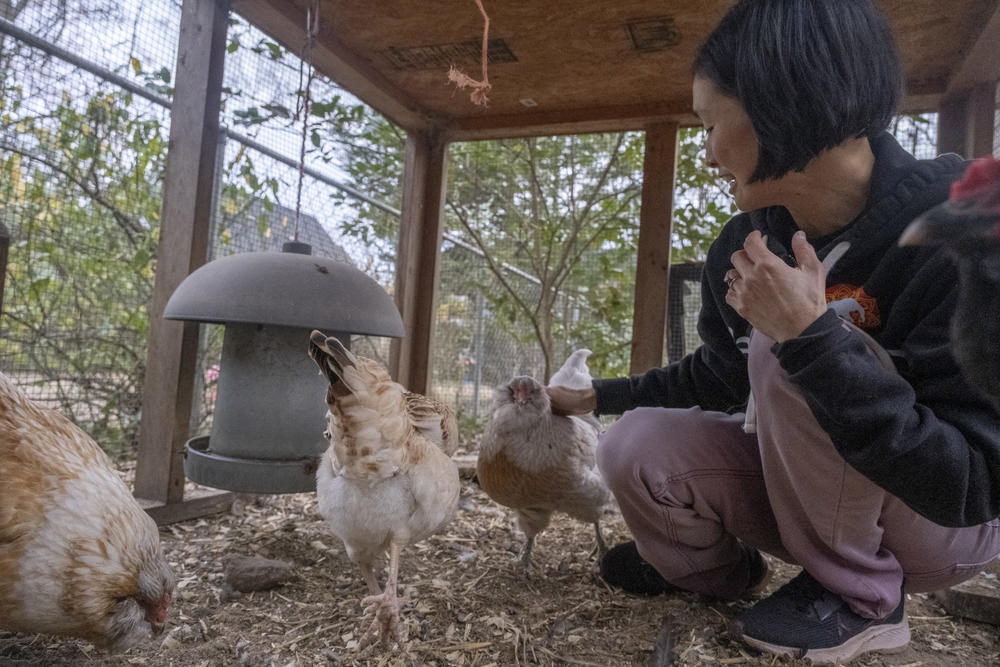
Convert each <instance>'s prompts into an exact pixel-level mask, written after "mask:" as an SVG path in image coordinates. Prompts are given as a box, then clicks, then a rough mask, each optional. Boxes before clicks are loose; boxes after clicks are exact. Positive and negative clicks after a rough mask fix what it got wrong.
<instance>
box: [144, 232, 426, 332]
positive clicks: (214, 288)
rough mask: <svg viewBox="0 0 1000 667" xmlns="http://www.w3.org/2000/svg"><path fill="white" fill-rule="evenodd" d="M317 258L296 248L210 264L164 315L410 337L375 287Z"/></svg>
mask: <svg viewBox="0 0 1000 667" xmlns="http://www.w3.org/2000/svg"><path fill="white" fill-rule="evenodd" d="M309 252H310V248H309V246H308V245H307V244H304V243H293V242H289V243H286V244H285V246H284V248H283V251H282V252H247V253H240V254H236V255H229V256H227V257H220V258H219V259H215V260H213V261H211V262H208V263H207V264H205V265H203V266H201V267H200V268H198V269H196V270H195V271H193V272H192V273H191V274H190V275H189V276H188V277H187V278H185V279H184V280H183V281H182V282H181V284H180V285H178V286H177V289H176V290H174V293H173V294H172V295H171V296H170V300H169V301H167V306H166V308H165V309H164V311H163V316H164V317H165V318H166V319H169V320H195V321H199V322H213V323H217V324H226V323H241V324H271V325H278V326H288V327H301V328H305V329H321V330H325V331H343V332H345V333H352V334H362V335H365V334H367V335H373V336H394V337H401V336H403V335H405V333H406V330H405V328H404V327H403V319H402V318H401V317H400V316H399V310H397V308H396V304H395V303H394V302H393V300H392V297H390V296H389V294H388V293H387V292H386V291H385V290H384V289H382V287H381V286H380V285H379V284H378V283H377V282H375V280H373V279H372V278H371V277H370V276H368V275H366V274H365V273H363V272H362V271H360V270H358V269H356V268H355V267H353V266H351V265H350V264H348V263H346V262H340V261H336V260H333V259H329V258H326V257H316V256H313V255H311V254H308V253H309Z"/></svg>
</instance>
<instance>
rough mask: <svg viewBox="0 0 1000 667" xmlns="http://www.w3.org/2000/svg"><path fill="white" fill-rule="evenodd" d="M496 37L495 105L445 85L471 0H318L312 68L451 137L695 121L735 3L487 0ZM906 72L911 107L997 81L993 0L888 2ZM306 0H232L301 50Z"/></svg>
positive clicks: (463, 43)
mask: <svg viewBox="0 0 1000 667" xmlns="http://www.w3.org/2000/svg"><path fill="white" fill-rule="evenodd" d="M483 2H484V6H485V8H486V11H487V13H488V14H489V16H490V38H491V39H492V40H496V42H495V48H492V50H491V54H492V57H493V59H494V61H493V62H491V63H490V64H489V79H490V83H491V84H492V86H493V88H492V90H491V91H490V94H489V106H488V107H486V108H483V107H480V106H476V105H474V104H472V102H471V101H470V99H469V94H468V91H461V90H457V89H456V88H455V86H453V85H452V84H450V83H449V82H448V77H447V73H448V67H449V65H452V64H453V65H455V66H456V67H458V68H460V69H461V70H463V71H464V72H466V73H467V74H469V75H470V76H472V77H474V78H480V71H481V67H480V60H479V53H480V51H479V45H480V43H481V40H482V34H483V32H482V31H483V20H482V16H481V14H480V12H479V9H478V8H477V7H476V4H475V2H474V1H473V0H420V1H419V2H414V1H413V0H363V1H359V0H321V4H320V35H319V43H318V45H317V46H316V47H315V48H314V49H313V58H312V60H313V61H314V62H315V64H316V66H317V67H318V68H319V69H320V70H321V71H322V72H323V73H324V74H326V75H327V76H329V77H330V78H331V79H333V80H335V81H337V82H338V83H340V84H341V85H343V86H344V87H345V88H346V89H348V90H350V91H351V92H353V93H354V94H355V95H357V96H358V97H359V98H361V99H362V100H364V101H365V102H367V103H368V104H370V105H371V106H373V107H374V108H375V109H377V110H379V111H380V112H382V113H383V114H385V115H386V116H388V117H389V118H390V119H391V120H393V121H395V122H396V123H398V124H400V125H402V126H403V127H405V128H407V129H425V130H427V129H441V130H442V131H443V132H445V133H446V135H447V136H448V138H450V139H475V138H490V137H500V136H515V135H519V134H521V135H523V134H548V133H558V132H582V131H602V130H614V129H638V128H641V127H644V126H646V125H647V124H648V123H650V122H656V121H662V120H677V121H680V122H690V121H692V117H691V115H690V103H691V74H690V63H691V60H692V58H693V56H694V52H695V50H696V49H697V47H698V45H699V44H700V43H701V41H702V40H703V39H704V37H705V35H706V34H707V33H708V32H709V31H710V30H711V29H712V27H713V26H714V25H715V24H716V22H717V21H718V20H719V18H720V17H721V16H722V15H723V14H724V13H725V11H726V10H727V9H728V7H730V6H731V5H732V0H702V1H701V2H691V1H690V0H658V1H653V0H618V1H617V2H607V0H544V1H530V0H483ZM880 4H881V5H882V7H883V8H884V10H885V12H886V15H887V16H888V18H889V21H890V23H891V24H892V26H893V29H894V30H895V33H896V37H897V41H898V43H899V49H900V52H901V54H902V57H903V61H904V67H905V72H906V79H907V90H908V97H907V100H906V108H907V110H911V111H925V110H930V109H934V108H935V107H936V106H937V104H938V102H939V101H940V99H941V97H942V96H943V95H944V94H945V93H946V91H948V90H949V86H951V88H952V89H954V88H955V86H956V85H963V86H968V85H974V84H975V83H979V82H981V81H986V80H996V79H997V78H1000V58H998V56H997V53H998V52H1000V48H998V47H997V46H996V45H997V44H1000V8H998V5H1000V2H998V0H946V1H942V0H881V1H880ZM305 5H306V1H305V0H234V2H233V9H234V11H236V12H237V13H239V14H241V15H243V16H244V17H245V18H246V19H248V20H249V21H250V22H251V23H253V24H255V25H256V26H257V27H259V28H260V29H261V30H263V31H264V32H266V33H268V34H270V35H271V36H272V37H274V38H275V39H277V40H278V41H280V42H282V43H283V44H284V45H285V46H288V47H289V48H292V49H295V50H296V51H298V50H299V49H300V48H301V45H302V34H303V28H304V25H305V18H304V11H305Z"/></svg>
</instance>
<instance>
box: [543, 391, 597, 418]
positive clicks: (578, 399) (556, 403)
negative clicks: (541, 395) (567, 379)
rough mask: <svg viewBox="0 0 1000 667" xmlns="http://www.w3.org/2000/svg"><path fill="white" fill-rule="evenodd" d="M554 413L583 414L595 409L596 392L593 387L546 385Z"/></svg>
mask: <svg viewBox="0 0 1000 667" xmlns="http://www.w3.org/2000/svg"><path fill="white" fill-rule="evenodd" d="M545 392H546V393H547V394H548V395H549V401H550V402H551V404H552V413H553V414H556V415H564V416H565V415H585V414H587V413H590V412H593V411H594V410H596V409H597V393H596V392H595V391H594V388H593V387H588V388H587V389H570V388H568V387H546V388H545Z"/></svg>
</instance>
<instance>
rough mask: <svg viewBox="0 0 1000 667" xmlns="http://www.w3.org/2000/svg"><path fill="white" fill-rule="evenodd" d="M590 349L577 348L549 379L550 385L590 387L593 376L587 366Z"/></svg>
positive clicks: (571, 387)
mask: <svg viewBox="0 0 1000 667" xmlns="http://www.w3.org/2000/svg"><path fill="white" fill-rule="evenodd" d="M588 356H590V350H587V349H582V350H576V351H575V352H573V354H571V355H569V359H567V360H566V362H565V363H564V364H563V365H562V368H560V369H559V370H558V371H556V372H555V374H554V375H553V376H552V378H551V379H550V380H549V386H550V387H566V388H568V389H589V388H590V385H591V381H592V380H593V378H592V377H591V376H590V369H589V368H587V357H588Z"/></svg>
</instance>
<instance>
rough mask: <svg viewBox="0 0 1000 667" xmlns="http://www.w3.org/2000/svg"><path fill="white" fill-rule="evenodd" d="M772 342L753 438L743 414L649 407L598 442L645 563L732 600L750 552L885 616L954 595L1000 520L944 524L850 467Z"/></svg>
mask: <svg viewBox="0 0 1000 667" xmlns="http://www.w3.org/2000/svg"><path fill="white" fill-rule="evenodd" d="M770 345H771V341H770V340H769V339H767V338H766V337H765V336H762V335H760V334H759V333H756V334H755V335H754V336H753V339H752V341H751V346H750V377H751V384H752V386H753V392H754V396H755V400H756V404H757V433H756V434H747V433H744V432H743V428H742V426H743V419H744V415H742V414H738V415H727V414H724V413H720V412H708V411H703V410H701V409H699V408H689V409H683V410H676V409H665V408H639V409H636V410H632V411H629V412H627V413H625V415H623V416H622V418H621V419H619V420H618V421H617V422H616V423H615V424H614V426H612V427H611V428H610V429H609V430H608V431H607V433H605V434H604V436H603V437H602V439H601V443H600V446H599V448H598V452H597V462H598V466H599V468H600V470H601V472H602V474H603V475H604V478H605V479H606V480H607V482H608V485H609V486H610V488H611V490H612V492H613V493H614V495H615V498H616V499H617V500H618V503H619V505H620V507H621V511H622V515H623V517H624V519H625V522H626V524H628V527H629V528H630V530H631V531H632V535H633V537H634V538H635V542H636V546H637V547H638V549H639V553H640V554H641V555H642V557H643V558H645V559H646V560H647V561H648V562H649V563H651V564H652V565H653V566H654V567H655V568H656V569H657V570H658V571H659V572H660V574H662V575H663V577H664V578H665V579H667V580H668V581H670V582H671V583H673V584H675V585H677V586H680V587H681V588H684V589H686V590H690V591H694V592H698V593H704V594H708V595H712V596H717V597H721V598H734V597H736V596H738V595H739V594H740V593H741V592H742V591H743V590H744V589H745V588H746V586H747V583H748V578H749V572H748V569H749V563H750V561H749V554H748V551H747V549H746V547H745V546H744V545H745V544H746V545H752V546H754V547H757V548H759V549H760V550H761V551H764V552H766V553H769V554H772V555H774V556H777V557H778V558H781V559H782V560H785V561H787V562H790V563H794V564H798V565H801V566H803V567H804V568H805V569H806V570H807V571H808V572H809V573H810V574H812V575H813V576H814V577H815V578H816V579H817V580H818V581H819V582H820V583H822V584H823V585H824V586H825V587H826V588H827V589H828V590H831V591H833V592H834V593H837V594H839V595H840V596H841V597H843V598H844V599H845V600H847V601H848V603H849V604H850V605H851V607H852V608H853V609H854V611H855V612H857V613H858V614H861V615H863V616H866V617H869V618H882V617H884V616H886V615H887V614H889V613H890V612H891V611H892V610H893V609H895V608H896V606H897V605H898V604H899V599H900V590H901V586H902V587H905V589H906V590H907V591H909V592H922V591H932V590H937V589H941V588H946V587H948V586H951V585H954V584H956V583H959V582H961V581H963V580H965V579H967V578H969V577H971V576H973V575H975V574H976V573H977V572H979V571H980V570H982V569H983V567H984V566H985V565H986V564H988V563H989V562H990V561H991V560H992V559H993V558H994V557H995V556H996V555H997V554H998V553H1000V521H997V520H994V521H990V522H989V523H987V524H984V525H981V526H974V527H970V528H944V527H942V526H939V525H937V524H934V523H932V522H931V521H929V520H927V519H925V518H923V517H921V516H920V515H918V514H916V513H915V512H914V511H912V510H911V509H909V508H908V507H907V506H906V505H905V504H903V502H901V501H900V500H899V499H897V498H896V497H895V496H892V495H890V494H889V493H887V492H886V491H884V490H882V489H881V488H880V487H878V486H876V485H875V484H874V483H872V482H871V481H869V480H868V479H867V478H865V477H864V476H862V475H861V474H860V473H858V472H857V471H855V470H854V469H853V468H851V467H850V466H849V465H848V464H847V463H845V462H844V460H843V459H842V458H841V457H840V455H839V454H837V451H836V449H835V448H834V446H833V443H832V442H831V440H830V438H829V436H828V435H827V434H826V432H825V431H823V429H822V428H820V426H819V424H818V423H817V422H816V420H815V419H814V417H813V415H812V412H811V411H810V409H809V407H808V405H807V404H806V402H805V399H804V398H803V397H802V396H801V394H800V393H799V392H798V390H797V389H796V388H795V386H794V385H792V384H791V382H789V381H788V377H787V374H786V373H785V372H784V370H782V369H781V367H780V365H779V363H778V361H777V359H776V358H775V357H774V355H773V354H772V353H771V351H770V349H769V348H770Z"/></svg>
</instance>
